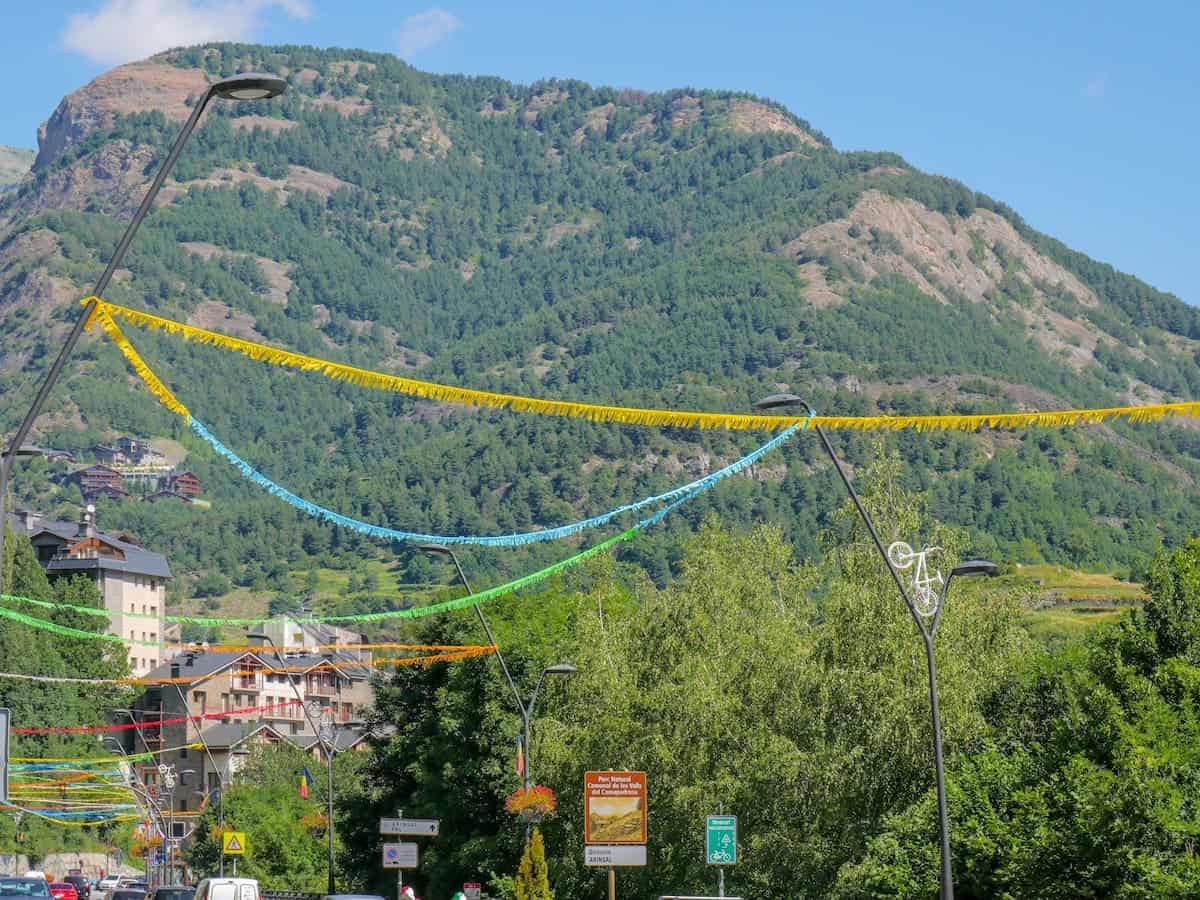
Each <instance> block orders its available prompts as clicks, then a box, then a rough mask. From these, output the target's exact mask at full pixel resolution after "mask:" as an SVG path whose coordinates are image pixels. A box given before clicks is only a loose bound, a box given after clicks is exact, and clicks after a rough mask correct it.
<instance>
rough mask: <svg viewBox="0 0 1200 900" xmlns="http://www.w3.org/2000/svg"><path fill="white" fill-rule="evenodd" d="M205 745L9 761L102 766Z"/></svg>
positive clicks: (33, 766) (46, 765)
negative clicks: (108, 754)
mask: <svg viewBox="0 0 1200 900" xmlns="http://www.w3.org/2000/svg"><path fill="white" fill-rule="evenodd" d="M203 747H204V745H203V744H201V743H198V742H197V743H191V744H181V745H180V746H178V747H167V748H166V749H163V750H153V751H151V750H147V751H145V752H144V753H125V754H122V755H119V756H111V755H110V756H68V757H37V756H10V757H9V762H13V763H22V765H19V766H13V768H16V769H22V770H30V769H44V768H50V769H54V768H58V767H60V766H66V765H71V766H102V765H110V766H111V765H113V764H114V763H125V762H137V761H140V760H143V759H154V757H156V756H158V755H159V754H162V753H175V752H177V751H179V750H200V749H203Z"/></svg>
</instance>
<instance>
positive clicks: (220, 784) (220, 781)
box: [175, 683, 228, 878]
mask: <svg viewBox="0 0 1200 900" xmlns="http://www.w3.org/2000/svg"><path fill="white" fill-rule="evenodd" d="M175 690H176V692H177V693H178V694H179V702H180V703H181V704H182V706H183V713H184V715H187V714H188V705H187V698H186V697H185V696H184V694H183V687H182V686H181V685H179V684H178V683H176V684H175ZM194 722H195V725H196V736H197V737H198V738H200V744H201V746H203V747H204V753H205V755H206V756H208V761H209V762H210V763H212V767H213V771H214V772H216V773H217V827H218V828H219V829H221V830H224V828H225V772H224V771H223V770H222V769H221V767H220V766H218V765H217V761H216V759H215V758H214V757H213V754H212V748H211V747H209V746H208V741H207V740H206V739H205V737H204V730H203V728H202V727H201V725H200V722H201V719H200V717H199V716H196V717H194ZM184 743H185V744H186V743H187V740H186V735H185V739H184ZM227 758H228V757H227ZM200 787H201V788H204V789H205V790H207V785H205V784H201V785H200ZM200 793H202V794H204V796H205V797H207V796H208V794H207V793H204V791H201V792H200ZM219 859H220V862H219V863H218V866H219V869H218V875H219V876H220V877H221V878H224V877H225V854H224V853H222V854H221V855H220V857H219Z"/></svg>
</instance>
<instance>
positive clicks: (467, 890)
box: [463, 881, 483, 900]
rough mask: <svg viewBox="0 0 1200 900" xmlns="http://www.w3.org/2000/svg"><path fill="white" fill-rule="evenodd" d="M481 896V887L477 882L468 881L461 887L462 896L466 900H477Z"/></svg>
mask: <svg viewBox="0 0 1200 900" xmlns="http://www.w3.org/2000/svg"><path fill="white" fill-rule="evenodd" d="M482 894H483V885H482V884H480V883H479V882H477V881H468V882H467V883H466V884H464V885H463V896H465V897H466V898H467V900H479V898H480V897H481V896H482Z"/></svg>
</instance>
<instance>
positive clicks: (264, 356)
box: [82, 297, 1200, 431]
mask: <svg viewBox="0 0 1200 900" xmlns="http://www.w3.org/2000/svg"><path fill="white" fill-rule="evenodd" d="M92 301H95V303H96V309H95V312H94V314H93V317H92V318H93V319H94V320H95V321H97V322H99V323H100V325H101V327H102V328H104V330H105V331H106V332H108V334H109V335H110V336H111V337H112V338H113V340H114V341H115V342H116V343H117V346H118V347H119V348H120V349H121V352H122V353H124V354H125V358H126V359H128V360H129V362H130V364H131V365H132V366H133V367H134V369H135V371H137V373H138V375H139V376H141V377H142V379H143V380H144V381H145V382H146V385H147V386H148V387H149V388H150V390H151V391H153V392H154V395H155V396H156V397H157V398H158V399H159V401H160V402H161V403H163V405H165V406H167V407H168V408H170V409H172V410H174V411H175V412H176V413H178V414H179V415H181V416H183V417H184V418H190V414H189V413H188V410H187V407H186V406H184V405H183V404H182V403H180V402H179V400H178V399H177V398H176V397H175V395H174V394H173V393H171V391H170V389H169V388H168V387H167V386H166V385H164V384H163V383H162V382H161V381H159V379H158V378H157V377H156V376H155V375H154V373H153V372H152V371H151V370H150V368H149V367H148V366H147V365H146V364H145V362H144V361H142V359H141V357H140V356H139V355H138V353H137V351H136V350H134V349H133V346H132V345H131V344H130V343H129V341H128V340H127V339H126V338H125V336H124V335H123V334H122V333H121V331H120V329H119V328H117V326H116V322H115V321H114V320H113V317H114V316H118V317H120V318H123V319H125V320H126V321H127V322H130V323H132V324H134V325H137V326H139V327H142V328H149V329H153V330H158V331H165V332H166V333H167V334H175V335H179V336H181V337H183V338H184V339H185V340H188V341H193V342H195V343H199V344H207V345H210V346H214V347H220V348H222V349H225V350H232V351H234V352H237V353H241V354H242V355H243V356H246V357H248V358H250V359H253V360H257V361H259V362H266V363H270V364H271V365H275V366H285V367H289V368H294V369H299V370H301V371H304V372H318V373H320V374H321V375H324V376H325V377H326V378H331V379H334V380H336V381H345V382H348V383H350V384H355V385H358V386H360V387H366V388H373V389H375V390H381V391H392V392H394V393H398V394H406V395H408V396H412V397H420V398H422V399H426V400H435V401H438V402H441V403H457V404H463V405H470V406H481V407H488V408H493V409H511V410H513V411H514V412H525V413H537V414H539V415H549V416H566V417H569V418H576V419H586V420H588V421H591V422H613V423H618V424H622V425H646V426H659V427H671V428H701V429H709V428H723V429H726V430H728V431H779V430H781V429H783V428H787V427H789V426H791V425H804V424H807V425H810V426H817V427H821V428H829V429H851V430H857V431H873V430H885V431H902V430H907V429H913V430H916V431H950V430H954V431H975V430H977V429H979V428H1010V429H1015V428H1027V427H1031V426H1035V427H1041V428H1061V427H1063V426H1070V425H1095V424H1099V423H1101V422H1103V421H1105V420H1106V419H1112V418H1124V419H1128V420H1129V421H1130V422H1156V421H1158V420H1160V419H1163V418H1167V417H1178V416H1200V402H1195V401H1188V402H1184V403H1156V404H1150V405H1147V406H1110V407H1103V408H1099V409H1065V410H1057V411H1052V412H1028V413H984V414H981V415H948V416H813V417H809V416H760V415H745V414H730V413H707V412H690V411H686V410H668V409H639V408H635V407H625V406H602V405H597V404H593V403H577V402H575V401H570V400H544V399H540V398H537V397H522V396H519V395H515V394H500V393H495V392H492V391H477V390H472V389H471V388H462V387H455V386H453V385H446V384H437V383H435V382H430V381H418V380H416V379H413V378H403V377H401V376H399V375H391V374H388V373H386V372H373V371H371V370H369V369H360V368H357V367H355V366H348V365H344V364H342V363H337V362H332V361H330V360H326V359H320V358H318V357H315V356H307V355H305V354H303V353H293V352H291V351H289V350H282V349H280V348H278V347H271V346H268V345H266V344H260V343H257V342H255V341H247V340H243V339H241V338H235V337H230V336H229V335H224V334H219V333H217V332H215V331H208V330H206V329H203V328H196V327H195V326H193V325H186V324H184V323H182V322H176V321H174V320H173V319H166V318H163V317H162V316H155V315H152V314H150V313H145V312H140V311H139V310H135V309H129V308H128V307H124V306H118V305H117V304H114V303H109V302H108V301H106V300H103V299H101V298H99V297H88V298H86V299H84V300H83V301H82V302H83V303H84V304H87V303H90V302H92ZM89 324H90V322H89Z"/></svg>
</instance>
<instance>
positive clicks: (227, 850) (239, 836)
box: [221, 831, 246, 856]
mask: <svg viewBox="0 0 1200 900" xmlns="http://www.w3.org/2000/svg"><path fill="white" fill-rule="evenodd" d="M221 852H222V853H224V854H226V855H227V856H245V855H246V832H244V831H226V832H225V833H224V834H223V835H221Z"/></svg>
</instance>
